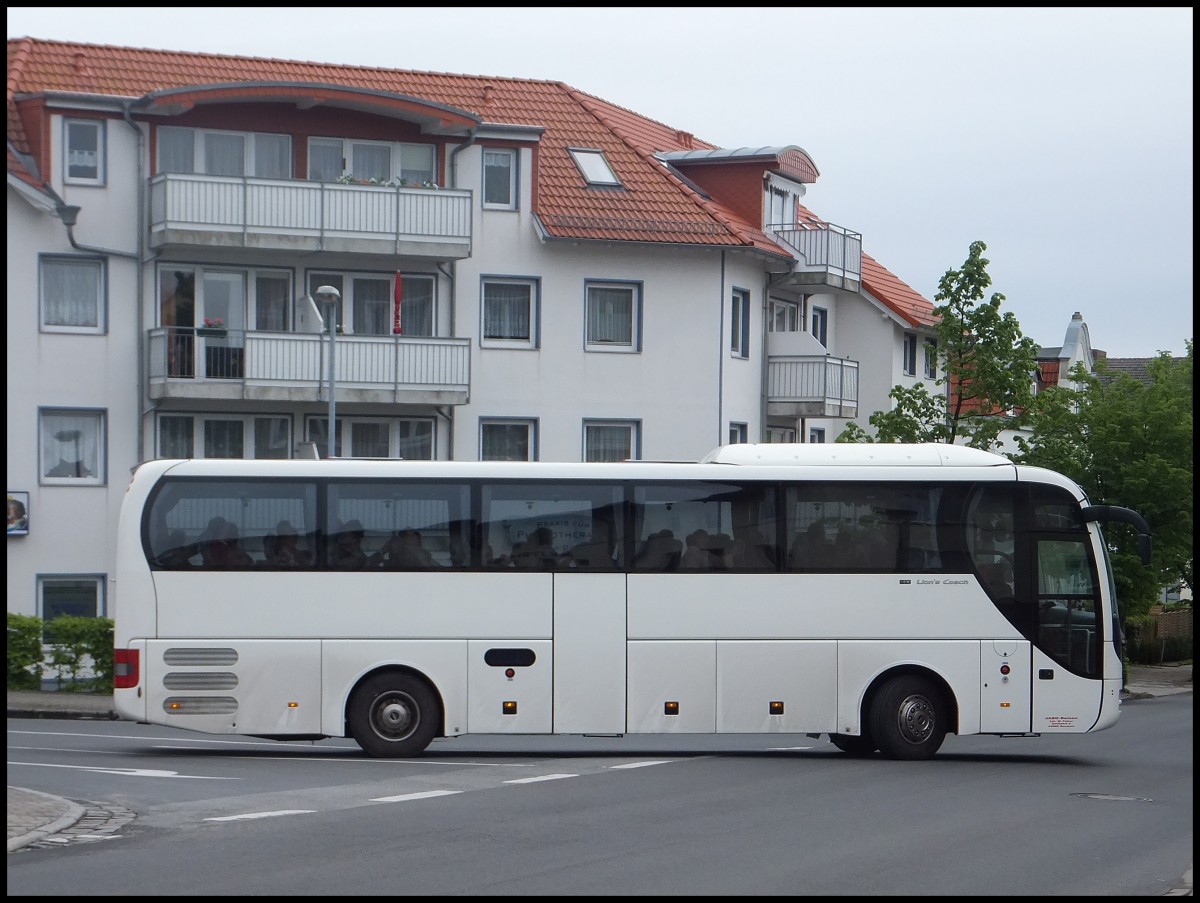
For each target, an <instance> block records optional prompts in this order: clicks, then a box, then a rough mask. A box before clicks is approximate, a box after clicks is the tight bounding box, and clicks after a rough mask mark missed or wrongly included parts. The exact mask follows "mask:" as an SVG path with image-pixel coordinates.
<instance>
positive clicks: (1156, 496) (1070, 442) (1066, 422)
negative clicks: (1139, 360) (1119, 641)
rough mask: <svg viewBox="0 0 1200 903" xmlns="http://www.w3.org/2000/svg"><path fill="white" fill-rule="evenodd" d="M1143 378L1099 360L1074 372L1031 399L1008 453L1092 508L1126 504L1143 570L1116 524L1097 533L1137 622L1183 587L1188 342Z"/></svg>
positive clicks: (1188, 547) (1188, 512)
mask: <svg viewBox="0 0 1200 903" xmlns="http://www.w3.org/2000/svg"><path fill="white" fill-rule="evenodd" d="M1148 370H1149V382H1148V383H1144V382H1142V381H1140V380H1136V379H1134V378H1133V377H1131V376H1129V375H1127V374H1116V375H1114V374H1110V373H1109V371H1108V367H1107V365H1106V363H1105V362H1104V360H1103V359H1101V360H1100V361H1098V362H1097V365H1096V372H1095V374H1089V373H1087V372H1086V371H1085V370H1084V369H1083V368H1082V367H1081V366H1077V367H1076V368H1075V369H1073V370H1072V372H1071V374H1070V378H1071V380H1072V381H1073V382H1074V383H1075V385H1076V386H1077V388H1069V387H1067V386H1064V385H1060V386H1058V387H1054V388H1050V389H1047V390H1045V391H1044V392H1042V393H1040V394H1039V395H1038V397H1037V399H1036V401H1035V404H1034V408H1033V411H1032V412H1031V413H1032V416H1031V420H1030V423H1031V426H1032V432H1031V433H1030V434H1029V436H1028V438H1022V437H1018V438H1017V439H1016V444H1017V447H1018V453H1017V454H1015V455H1014V456H1013V457H1014V459H1015V460H1017V461H1019V462H1021V463H1025V464H1035V465H1038V466H1042V467H1048V468H1050V469H1052V470H1057V471H1059V472H1060V473H1064V474H1066V475H1067V476H1069V477H1071V478H1072V479H1073V480H1075V482H1077V483H1079V485H1080V486H1082V487H1083V488H1084V490H1085V491H1086V492H1087V494H1088V497H1089V498H1090V499H1091V500H1092V502H1094V503H1096V504H1108V505H1123V506H1125V507H1128V508H1133V509H1134V510H1135V511H1137V512H1138V513H1140V514H1141V515H1142V516H1143V517H1145V518H1146V520H1147V521H1148V522H1149V523H1150V529H1151V533H1152V535H1153V540H1154V556H1153V562H1152V565H1151V567H1150V568H1144V567H1143V566H1142V565H1141V562H1140V560H1139V559H1138V557H1137V554H1136V546H1135V544H1134V541H1133V538H1132V533H1131V531H1130V530H1129V528H1127V527H1125V526H1124V525H1122V524H1112V525H1110V526H1109V527H1107V528H1106V530H1105V535H1106V538H1107V539H1108V540H1109V544H1110V546H1111V548H1112V558H1113V572H1114V575H1115V578H1116V580H1117V590H1118V595H1119V597H1120V598H1121V601H1122V605H1123V606H1124V609H1125V613H1126V615H1127V616H1128V617H1130V618H1133V619H1136V618H1137V617H1138V616H1140V615H1143V614H1145V613H1146V612H1147V611H1148V610H1149V608H1150V606H1151V605H1153V604H1154V603H1155V602H1156V601H1157V600H1158V598H1159V593H1160V592H1161V589H1162V587H1163V586H1167V585H1171V584H1175V583H1183V584H1184V585H1185V586H1187V587H1188V588H1189V589H1191V588H1192V340H1191V339H1189V340H1188V341H1187V354H1186V356H1185V357H1183V358H1178V359H1176V358H1172V357H1171V356H1170V355H1169V354H1167V353H1165V352H1164V353H1162V354H1160V355H1159V356H1158V357H1157V358H1155V359H1154V360H1152V361H1151V362H1150V364H1149V367H1148Z"/></svg>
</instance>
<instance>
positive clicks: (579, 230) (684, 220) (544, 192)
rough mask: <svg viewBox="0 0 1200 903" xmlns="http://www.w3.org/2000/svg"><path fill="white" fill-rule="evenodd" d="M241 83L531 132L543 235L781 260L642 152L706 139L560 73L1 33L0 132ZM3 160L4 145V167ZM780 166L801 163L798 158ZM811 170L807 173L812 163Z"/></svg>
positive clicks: (892, 297)
mask: <svg viewBox="0 0 1200 903" xmlns="http://www.w3.org/2000/svg"><path fill="white" fill-rule="evenodd" d="M248 82H249V83H253V84H254V85H257V86H260V87H261V88H262V90H263V92H264V93H265V94H270V93H271V89H272V88H274V89H275V90H276V91H278V90H279V88H280V84H281V83H283V84H286V85H289V86H297V85H306V86H308V87H309V88H312V87H314V86H322V85H323V86H342V87H352V88H357V89H365V90H367V91H374V92H381V93H383V94H386V95H391V96H392V98H391V102H392V103H393V104H396V103H398V102H399V101H398V100H397V98H395V97H394V95H401V96H402V97H403V98H408V99H415V100H417V101H419V102H425V103H429V102H431V103H432V104H437V105H441V106H443V107H448V108H451V109H450V110H449V111H447V120H448V121H452V122H453V123H455V124H457V125H458V127H460V128H462V127H463V125H464V123H469V122H473V121H475V120H481V121H483V122H484V123H488V124H497V125H500V124H503V125H518V126H534V127H538V128H541V129H543V132H542V140H541V143H540V145H539V153H538V170H537V185H536V200H535V212H536V214H537V215H538V217H539V218H540V220H541V222H542V224H543V226H544V227H545V229H546V231H547V233H548V234H549V235H551V236H552V237H558V238H564V239H572V240H601V241H638V242H666V243H682V244H692V245H709V246H717V247H734V248H736V247H741V248H748V249H753V250H756V251H759V252H762V253H766V254H770V255H776V256H779V257H783V258H786V257H787V254H786V253H785V252H783V251H782V250H781V248H780V246H779V245H778V244H776V243H775V242H774V241H773V240H772V239H771V238H770V237H769V236H767V235H766V234H765V233H763V232H762V230H761V228H760V227H761V224H759V223H752V222H748V221H747V220H746V219H745V218H744V217H743V216H740V215H738V214H737V213H735V212H734V211H732V210H730V209H727V208H726V207H725V206H723V205H722V204H720V203H717V202H716V201H714V200H713V199H711V198H706V197H704V196H702V195H701V194H699V193H698V192H696V191H695V190H694V189H693V188H692V187H691V186H690V185H688V184H687V182H685V181H684V180H683V179H680V178H679V177H678V176H676V175H675V174H674V173H673V172H672V171H671V169H670V168H668V167H667V166H665V165H664V164H663V163H662V162H660V161H659V160H657V159H655V157H654V154H655V153H656V152H658V151H685V150H703V149H713V148H714V147H715V146H714V145H712V144H709V143H707V142H705V141H702V140H699V139H697V138H695V137H694V136H693V135H691V134H689V133H687V132H683V131H680V130H678V129H675V128H672V127H670V126H667V125H664V124H663V123H660V122H655V121H654V120H651V119H648V118H646V117H645V116H641V115H639V114H637V113H634V112H633V111H631V110H627V109H625V108H623V107H619V106H617V105H615V104H612V103H609V102H607V101H605V100H602V99H601V98H598V97H594V96H592V95H590V94H586V93H584V92H582V91H578V90H576V89H574V88H572V87H570V86H568V85H565V84H563V83H562V82H555V81H543V80H535V79H523V78H505V77H497V76H478V75H456V74H451V73H439V72H417V71H412V70H405V69H382V68H375V67H365V66H346V65H339V64H331V63H315V62H303V61H294V60H277V59H266V58H253V57H238V56H226V55H218V54H208V53H192V52H178V51H159V50H147V49H139V48H133V47H115V46H108V45H94V44H79V43H72V42H61V41H43V40H39V39H33V38H10V39H9V41H8V91H7V102H8V140H9V142H10V145H11V146H12V147H13V148H15V149H16V150H17V151H18V152H20V153H26V154H31V155H32V157H33V158H34V159H35V160H38V159H39V158H40V156H41V151H42V149H41V148H39V147H38V146H37V145H38V142H36V141H31V140H30V138H31V136H30V135H29V134H28V129H29V128H31V127H33V124H36V123H37V121H38V117H40V116H41V107H40V104H37V103H33V104H32V105H31V106H30V108H29V109H28V111H26V110H24V109H23V108H22V107H23V105H22V104H20V103H19V101H20V100H21V99H22V98H23V97H27V96H29V95H35V96H36V95H41V94H45V93H54V92H61V93H67V94H99V95H107V96H109V97H111V98H114V99H116V98H123V99H127V100H129V101H136V100H139V99H143V98H146V96H147V95H150V94H153V93H155V92H162V91H170V90H173V89H182V88H198V87H203V86H213V85H223V86H230V87H232V86H234V85H236V86H238V87H239V88H241V89H243V90H244V89H246V88H247V87H249V86H248V85H247V84H246V83H248ZM22 113H25V114H26V116H27V117H28V118H23V117H22ZM464 134H465V131H464ZM568 147H590V148H597V149H599V150H602V151H603V152H604V155H605V156H606V157H607V159H608V161H609V163H610V164H611V166H612V168H613V170H614V171H615V172H616V174H617V176H618V177H619V179H620V181H621V184H622V186H623V187H622V188H620V189H612V188H593V187H589V186H588V185H587V184H586V182H585V181H584V179H583V178H582V176H581V175H580V173H579V171H578V169H577V168H576V166H575V164H574V162H573V160H572V159H571V156H570V154H569V153H568V152H567V148H568ZM789 159H790V158H789ZM13 160H14V157H13V155H12V154H11V153H10V155H9V164H10V165H9V171H10V173H12V172H14V170H13V165H12V164H13ZM41 162H42V163H43V164H44V162H45V161H44V160H42V161H41ZM809 162H811V161H809ZM790 165H793V166H800V165H805V166H807V164H805V163H804V161H803V160H802V159H800V158H799V157H798V156H797V159H795V160H790ZM811 175H812V177H813V178H815V176H816V171H815V167H813V168H812V172H811ZM805 213H807V214H808V215H809V216H811V218H812V220H813V221H816V222H820V220H819V219H818V218H817V217H815V216H812V214H811V213H809V212H808V211H805ZM863 283H864V285H865V286H866V287H867V289H868V291H870V292H871V294H873V295H874V296H875V297H877V298H879V299H880V300H881V301H882V302H884V303H885V304H887V305H888V306H889V307H891V308H892V309H893V310H894V311H895V312H896V313H897V314H899V315H900V316H901V317H902V318H904V320H905V321H906V322H908V323H909V324H911V325H924V324H928V323H930V322H932V305H931V304H930V303H929V302H928V301H926V300H925V299H924V298H922V297H921V296H920V295H919V294H917V292H915V291H914V290H913V289H911V288H910V287H909V286H907V285H906V284H905V283H904V282H902V281H901V280H900V279H898V278H897V277H896V276H895V275H893V274H892V273H890V272H889V271H888V270H887V269H885V268H884V267H883V266H881V265H880V264H878V263H877V262H876V261H874V260H873V259H871V258H868V257H867V256H866V255H865V254H864V255H863Z"/></svg>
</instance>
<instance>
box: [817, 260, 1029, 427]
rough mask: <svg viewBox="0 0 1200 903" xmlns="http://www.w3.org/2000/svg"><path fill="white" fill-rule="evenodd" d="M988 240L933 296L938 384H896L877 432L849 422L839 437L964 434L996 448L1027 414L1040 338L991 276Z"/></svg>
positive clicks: (875, 417)
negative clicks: (1007, 305)
mask: <svg viewBox="0 0 1200 903" xmlns="http://www.w3.org/2000/svg"><path fill="white" fill-rule="evenodd" d="M985 250H987V245H985V244H984V243H983V242H981V241H976V242H972V243H971V246H970V250H969V253H968V255H967V259H966V261H965V262H964V263H963V266H962V269H959V270H947V271H946V274H945V275H944V276H942V279H941V282H940V283H939V284H938V292H937V295H935V296H934V301H935V306H934V309H933V313H934V315H935V316H936V317H937V322H936V324H935V326H934V330H935V333H936V335H937V351H936V356H937V362H938V373H939V376H938V378H937V382H936V385H937V386H938V387H939V389H941V387H947V388H945V389H942V390H941V391H939V392H937V393H934V394H930V392H929V391H928V389H927V388H926V387H925V384H924V383H918V384H917V385H915V386H901V385H898V386H894V387H893V388H892V390H891V392H889V393H888V397H889V398H891V399H892V402H893V407H892V409H891V410H889V411H876V412H875V413H873V414H871V416H870V417H869V418H868V422H869V423H870V424H871V426H872V427H874V428H875V435H874V438H872V437H871V436H870V435H868V433H867V432H866V431H865V430H864V429H862V428H861V427H859V426H858V425H857V424H854V423H852V424H850V425H849V426H848V427H847V428H846V429H845V430H844V431H843V432H842V433H841V435H839V436H838V438H837V441H838V442H944V443H954V442H958V441H960V440H961V441H962V442H964V443H965V444H967V445H970V446H973V447H975V448H992V447H993V446H994V445H995V442H996V437H997V436H998V435H999V434H1000V432H1001V431H1002V430H1005V429H1017V428H1019V427H1021V426H1022V425H1023V423H1024V422H1025V420H1026V418H1028V416H1029V409H1030V405H1031V404H1032V401H1033V377H1034V374H1035V372H1036V368H1037V354H1038V345H1037V342H1035V341H1034V340H1033V339H1029V338H1026V337H1025V336H1024V335H1023V334H1022V333H1021V327H1020V324H1019V323H1018V322H1017V319H1016V317H1015V316H1014V315H1013V314H1011V313H1001V311H1000V307H1001V305H1002V304H1003V302H1004V296H1003V295H1002V294H1000V293H999V292H995V293H993V294H992V296H991V297H990V298H988V299H986V300H985V291H986V289H987V288H988V286H990V285H991V284H992V279H991V277H990V276H989V275H988V273H987V265H988V263H990V261H989V260H988V259H987V258H985V257H984V256H983V252H984V251H985Z"/></svg>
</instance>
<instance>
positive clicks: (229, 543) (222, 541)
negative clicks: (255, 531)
mask: <svg viewBox="0 0 1200 903" xmlns="http://www.w3.org/2000/svg"><path fill="white" fill-rule="evenodd" d="M200 543H201V544H200V556H201V559H202V561H203V562H204V567H206V568H213V569H215V570H225V569H227V568H247V567H252V566H253V565H254V559H253V558H251V557H250V554H249V553H248V552H246V550H245V549H243V548H242V546H241V542H240V540H239V539H238V528H237V525H236V524H234V523H231V522H230V521H227V520H225V518H223V517H219V516H218V517H214V518H213V519H212V520H210V521H209V522H208V526H207V527H205V529H204V533H203V534H201V537H200Z"/></svg>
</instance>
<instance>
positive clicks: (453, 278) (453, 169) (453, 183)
mask: <svg viewBox="0 0 1200 903" xmlns="http://www.w3.org/2000/svg"><path fill="white" fill-rule="evenodd" d="M478 132H479V129H478V127H476V128H472V129H471V130H470V131H469V132H468V133H467V140H466V142H464V143H463V144H460V145H459V146H458V147H456V148H454V150H452V151H450V187H451V188H457V187H458V155H459V154H461V153H462V152H463V151H465V150H466V149H467V148H468V147H470V146H471V145H473V144H474V143H475V136H476V135H477V134H478ZM474 216H475V211H474V210H472V211H471V218H472V220H474ZM474 231H475V230H474V226H472V229H471V232H472V235H473V234H474ZM473 244H474V242H472V245H473ZM438 270H439V271H440V272H441V273H442V274H444V275H445V277H446V278H447V279H448V280H449V282H450V337H451V338H455V337H457V336H458V323H457V321H456V317H457V312H458V300H457V298H456V297H455V295H456V294H457V291H458V279H457V275H456V274H457V271H458V261H457V260H452V261H450V269H449V270H445V269H443V268H442V264H440V263H439V264H438ZM467 353H468V354H470V351H469V350H468V352H467ZM468 372H469V371H468ZM470 401H471V387H470V383H468V384H467V402H468V404H469V403H470ZM438 413H441V414H442V416H443V417H445V418H446V422H447V426H446V436H447V441H448V445H449V447H450V458H449V460H451V461H453V460H454V416H453V409H447V411H446V412H445V413H443V412H442V411H440V410H439V412H438Z"/></svg>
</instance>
